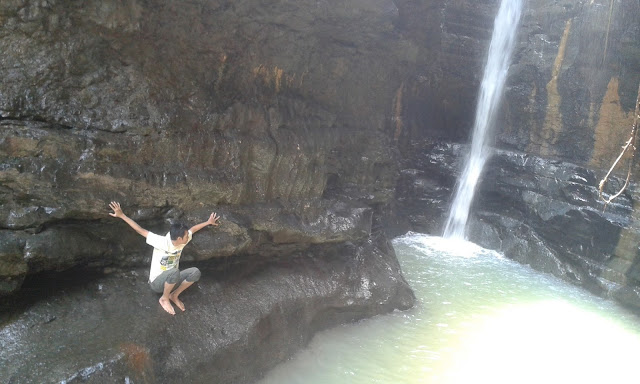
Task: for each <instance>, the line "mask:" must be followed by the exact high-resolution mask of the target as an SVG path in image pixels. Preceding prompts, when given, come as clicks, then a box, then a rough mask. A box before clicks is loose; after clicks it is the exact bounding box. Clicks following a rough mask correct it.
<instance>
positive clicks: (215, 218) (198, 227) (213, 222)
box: [189, 212, 220, 233]
mask: <svg viewBox="0 0 640 384" xmlns="http://www.w3.org/2000/svg"><path fill="white" fill-rule="evenodd" d="M218 220H220V216H218V215H217V214H216V213H215V212H213V213H212V214H211V216H209V220H207V221H205V222H204V223H200V224H196V225H194V226H193V227H191V229H189V230H190V231H191V233H196V232H198V231H199V230H201V229H202V228H204V227H206V226H207V225H215V226H218Z"/></svg>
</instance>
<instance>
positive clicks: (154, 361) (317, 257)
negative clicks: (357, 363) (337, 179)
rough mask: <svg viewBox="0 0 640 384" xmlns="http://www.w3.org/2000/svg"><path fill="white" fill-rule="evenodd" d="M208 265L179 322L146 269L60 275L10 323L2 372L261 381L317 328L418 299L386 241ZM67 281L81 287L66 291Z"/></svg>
mask: <svg viewBox="0 0 640 384" xmlns="http://www.w3.org/2000/svg"><path fill="white" fill-rule="evenodd" d="M198 266H199V267H200V268H201V269H202V271H203V278H202V279H201V281H200V282H199V283H198V284H197V285H195V286H194V287H195V289H193V290H190V291H191V292H188V293H185V294H184V298H183V300H184V302H185V305H186V306H187V311H186V312H183V313H177V314H176V315H175V316H170V315H168V314H166V313H165V312H164V311H163V310H162V309H161V307H160V306H159V305H158V302H157V300H158V295H156V294H154V293H153V292H151V291H150V290H149V287H148V285H147V283H146V275H147V274H148V271H146V270H145V269H127V270H114V271H111V273H109V274H105V275H101V274H99V275H95V276H93V278H91V279H87V278H86V277H84V278H83V277H82V276H79V275H78V274H66V275H61V276H58V277H57V278H56V279H57V283H56V282H55V281H54V280H51V281H49V285H48V286H49V288H54V287H55V292H53V293H50V294H49V296H48V297H46V298H44V299H39V300H35V302H33V303H32V304H31V305H29V307H28V308H27V309H26V310H24V311H19V312H18V313H14V314H13V315H12V316H11V320H10V321H8V322H6V323H4V324H3V326H2V328H1V330H0V344H1V345H2V348H1V349H0V376H1V377H3V378H4V379H5V380H6V382H7V383H33V384H36V383H38V384H40V383H123V382H130V383H174V382H177V381H183V382H190V383H210V382H219V383H251V382H254V381H255V380H256V379H258V378H259V377H261V376H262V375H263V374H265V373H266V372H267V371H268V370H269V369H270V368H272V367H273V366H275V365H276V364H277V363H278V362H282V361H284V360H286V359H287V358H289V357H290V356H291V355H293V353H295V352H296V351H297V350H298V349H299V348H301V347H303V346H305V345H306V344H307V343H308V342H309V340H310V339H311V337H313V335H314V333H315V332H317V331H319V330H322V329H325V328H327V327H331V326H335V325H337V324H341V323H345V322H351V321H355V320H359V319H363V318H367V317H371V316H374V315H377V314H382V313H387V312H390V311H393V310H396V309H407V308H409V307H411V306H412V305H413V301H414V296H413V293H412V291H411V289H410V287H409V286H408V285H407V283H406V281H405V280H404V278H403V277H402V274H401V271H400V267H399V265H398V262H397V259H396V258H395V254H394V252H393V249H392V248H391V247H390V244H389V243H388V242H386V240H384V238H379V239H378V240H377V241H376V240H375V239H368V240H365V241H362V242H360V243H354V244H342V245H340V246H337V247H327V246H322V245H320V246H313V247H311V248H310V249H308V250H307V251H305V252H301V253H298V254H295V255H292V256H290V257H283V258H282V259H280V260H278V261H271V262H268V263H265V262H264V261H260V260H257V259H247V260H246V262H243V263H239V264H234V265H222V264H220V263H212V262H201V263H198ZM61 277H62V278H63V279H77V280H78V281H77V283H74V282H69V281H67V282H66V284H64V285H62V284H61V283H60V278H61ZM27 284H28V286H27V287H26V290H27V291H29V290H30V287H29V286H30V284H31V282H27ZM40 284H41V285H43V284H45V282H44V281H41V282H40ZM45 289H46V288H45ZM39 294H41V293H39ZM14 303H15V302H14ZM4 313H5V314H6V312H4Z"/></svg>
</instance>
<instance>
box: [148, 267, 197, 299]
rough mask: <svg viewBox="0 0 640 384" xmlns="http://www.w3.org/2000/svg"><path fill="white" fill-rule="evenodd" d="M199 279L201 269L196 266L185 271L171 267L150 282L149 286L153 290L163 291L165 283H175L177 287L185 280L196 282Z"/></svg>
mask: <svg viewBox="0 0 640 384" xmlns="http://www.w3.org/2000/svg"><path fill="white" fill-rule="evenodd" d="M198 280H200V270H199V269H198V268H196V267H192V268H187V269H185V270H184V271H180V270H178V269H177V268H171V269H169V270H166V271H164V272H162V273H161V274H159V275H158V277H156V278H155V279H154V280H153V281H152V282H150V283H149V286H151V290H153V291H154V292H158V293H163V292H164V283H168V284H175V285H176V286H175V288H178V286H180V283H182V282H183V281H188V282H190V283H195V282H196V281H198Z"/></svg>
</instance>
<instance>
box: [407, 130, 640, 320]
mask: <svg viewBox="0 0 640 384" xmlns="http://www.w3.org/2000/svg"><path fill="white" fill-rule="evenodd" d="M425 148H426V149H427V151H424V152H423V150H424V149H425ZM415 149H416V151H415V152H412V154H411V156H412V159H413V161H411V162H410V163H409V164H411V165H419V166H420V167H419V169H415V168H414V169H410V168H407V169H405V170H404V171H402V177H401V178H400V184H399V192H400V193H402V195H401V197H400V198H399V202H398V205H399V207H398V211H400V212H402V213H403V214H404V215H406V217H407V219H406V220H405V221H404V222H400V224H399V226H400V227H401V229H399V231H401V230H402V228H404V229H406V228H413V229H420V230H423V231H425V232H428V233H434V234H441V233H442V230H443V223H444V221H445V219H446V217H447V214H448V210H449V206H450V204H451V202H450V199H448V198H447V197H450V196H451V195H452V192H453V188H454V187H455V180H456V179H455V177H456V175H457V174H459V172H460V169H461V168H462V167H461V165H462V164H461V162H462V160H463V159H464V157H465V154H466V152H467V148H466V146H461V145H452V144H445V143H441V144H422V145H417V146H416V148H415ZM600 177H601V176H600V175H598V173H597V172H594V171H593V170H591V169H588V168H585V167H582V166H578V165H575V164H571V163H567V162H560V161H554V160H548V159H544V158H540V157H537V156H532V155H530V154H526V153H522V152H512V151H504V150H499V151H497V152H496V153H495V154H494V156H493V157H492V158H491V160H490V161H489V162H488V163H487V165H486V167H485V171H484V173H483V176H482V179H481V182H480V184H479V185H478V188H477V191H476V196H475V198H474V202H473V205H472V214H471V217H470V220H469V223H468V226H467V237H468V239H469V240H470V241H473V242H475V243H478V244H480V245H482V246H485V247H487V248H490V249H497V250H500V251H502V252H504V254H505V255H506V256H507V257H510V258H512V259H514V260H517V261H519V262H522V263H524V264H529V265H531V266H532V267H534V268H536V269H538V270H541V271H544V272H548V273H552V274H554V275H556V276H558V277H561V278H563V279H566V280H568V281H571V282H573V283H575V284H577V285H580V286H582V287H584V288H586V289H588V290H590V291H592V292H594V293H596V294H599V295H603V296H610V297H614V298H616V299H618V300H619V301H620V302H621V303H623V304H624V305H626V306H628V307H630V308H633V309H635V310H639V309H640V295H638V293H637V292H638V288H639V287H640V275H639V274H638V268H637V265H638V263H639V262H640V256H639V253H638V243H639V241H640V230H638V228H639V226H638V223H639V222H638V214H637V213H636V212H635V210H634V206H635V202H636V201H638V198H639V196H638V190H637V186H636V185H632V186H631V187H630V188H629V189H628V190H627V192H626V193H624V194H622V195H621V196H620V197H619V198H618V199H616V200H615V201H614V202H613V203H611V204H609V205H607V206H606V209H605V204H604V203H603V202H602V201H601V200H600V199H599V197H598V187H597V185H598V183H599V181H600ZM622 184H623V182H622V181H621V180H620V179H616V178H614V179H612V182H611V184H609V186H608V187H607V189H606V190H605V193H606V194H607V195H611V194H613V193H614V192H615V191H617V190H618V189H619V188H620V187H621V186H622ZM420 206H423V207H428V209H426V210H425V209H422V210H420V208H419V207H420ZM411 212H419V213H417V214H416V213H411Z"/></svg>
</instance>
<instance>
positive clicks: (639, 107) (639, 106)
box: [598, 86, 640, 209]
mask: <svg viewBox="0 0 640 384" xmlns="http://www.w3.org/2000/svg"><path fill="white" fill-rule="evenodd" d="M638 121H640V86H638V97H637V98H636V110H635V114H634V116H633V125H632V126H631V135H630V136H629V140H627V142H626V143H625V144H624V146H622V152H620V155H619V156H618V158H617V159H616V161H615V162H614V163H613V165H612V166H611V168H610V169H609V172H607V174H606V175H605V177H604V178H603V179H602V180H600V184H598V196H599V197H600V199H601V200H603V201H604V208H605V209H606V208H607V205H608V204H609V203H610V202H612V201H613V200H614V199H615V198H616V197H618V196H620V195H621V194H622V192H624V190H625V189H627V186H628V185H629V181H630V180H631V172H632V170H633V165H634V164H635V159H636V149H637V147H638V129H639V127H638ZM629 151H631V156H630V157H629V160H628V169H627V178H626V179H625V181H624V184H623V185H622V188H620V190H619V191H618V192H616V193H615V194H613V195H611V196H609V198H606V199H605V198H604V196H603V190H604V187H605V185H606V183H607V182H608V181H609V177H610V176H611V173H612V172H613V171H614V170H615V169H616V167H617V166H618V163H619V162H620V160H621V159H622V158H623V157H624V155H625V154H627V153H628V152H629Z"/></svg>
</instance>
